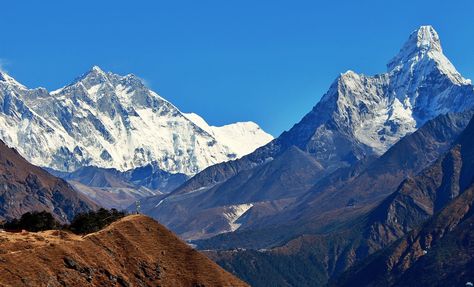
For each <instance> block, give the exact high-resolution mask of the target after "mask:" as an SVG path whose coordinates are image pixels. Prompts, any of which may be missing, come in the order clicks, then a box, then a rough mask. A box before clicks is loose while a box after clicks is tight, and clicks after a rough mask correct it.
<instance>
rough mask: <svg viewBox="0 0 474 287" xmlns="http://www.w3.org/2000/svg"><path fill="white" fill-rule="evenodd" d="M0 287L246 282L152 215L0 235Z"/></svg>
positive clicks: (234, 283)
mask: <svg viewBox="0 0 474 287" xmlns="http://www.w3.org/2000/svg"><path fill="white" fill-rule="evenodd" d="M0 253H1V254H0V286H173V287H174V286H177V287H178V286H248V285H247V284H245V283H244V282H242V281H240V280H239V279H237V278H236V277H234V276H233V275H231V274H230V273H228V272H226V271H224V270H223V269H222V268H220V267H219V266H218V265H216V264H215V263H214V262H212V261H211V260H210V259H208V258H207V257H205V256H204V255H202V254H201V253H199V252H197V251H196V250H194V249H192V248H191V247H189V246H188V245H187V244H186V243H184V242H183V241H181V240H180V239H179V238H178V237H176V236H175V235H174V234H172V233H171V232H170V231H168V230H167V229H166V228H165V227H163V226H162V225H160V224H159V223H157V222H156V221H154V220H153V219H151V218H149V217H146V216H142V215H131V216H127V217H125V218H123V219H121V220H119V221H117V222H115V223H113V224H111V225H110V226H108V227H107V228H105V229H104V230H101V231H99V232H96V233H92V234H89V235H87V236H84V237H81V236H77V235H73V234H70V233H66V232H58V231H46V232H38V233H0Z"/></svg>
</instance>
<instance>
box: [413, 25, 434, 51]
mask: <svg viewBox="0 0 474 287" xmlns="http://www.w3.org/2000/svg"><path fill="white" fill-rule="evenodd" d="M412 38H413V39H412ZM410 40H411V41H410ZM415 40H416V47H417V48H418V49H424V50H436V51H439V52H442V51H443V50H442V48H441V43H440V41H439V36H438V32H436V30H435V29H434V28H433V27H432V26H429V25H428V26H421V27H420V28H418V30H416V31H414V32H413V33H412V35H411V36H410V39H409V40H408V42H407V43H406V45H413V43H414V42H415Z"/></svg>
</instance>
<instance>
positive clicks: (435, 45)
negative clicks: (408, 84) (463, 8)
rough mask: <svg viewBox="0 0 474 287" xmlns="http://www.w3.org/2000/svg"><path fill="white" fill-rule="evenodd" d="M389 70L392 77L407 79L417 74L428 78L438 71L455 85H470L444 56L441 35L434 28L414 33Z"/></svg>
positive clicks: (393, 60)
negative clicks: (434, 71)
mask: <svg viewBox="0 0 474 287" xmlns="http://www.w3.org/2000/svg"><path fill="white" fill-rule="evenodd" d="M387 68H388V72H389V73H390V74H392V75H397V76H400V75H398V74H401V75H402V76H404V77H407V76H410V75H413V74H417V75H418V78H421V77H428V76H430V75H429V74H430V73H432V72H433V70H434V69H436V70H439V71H440V72H441V73H442V74H444V75H446V76H447V77H448V78H449V79H450V80H451V81H452V82H453V84H456V85H465V84H470V81H469V80H466V79H464V78H463V77H462V76H461V74H460V73H459V72H458V71H457V70H456V68H455V67H454V66H453V64H452V63H451V62H450V61H449V59H448V58H446V56H445V55H444V54H443V49H442V47H441V41H440V38H439V35H438V33H437V32H436V30H435V29H434V28H433V27H432V26H421V27H420V28H418V29H417V30H415V31H413V32H412V34H411V35H410V37H409V38H408V40H407V41H406V42H405V44H404V45H403V47H402V49H401V50H400V52H399V53H398V54H397V55H396V56H395V57H394V58H393V59H392V60H391V61H390V62H389V63H388V64H387ZM402 80H405V79H402Z"/></svg>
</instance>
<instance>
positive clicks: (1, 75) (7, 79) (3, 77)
mask: <svg viewBox="0 0 474 287" xmlns="http://www.w3.org/2000/svg"><path fill="white" fill-rule="evenodd" d="M0 82H3V83H5V84H7V85H12V86H15V87H17V88H21V89H26V87H25V86H24V85H22V84H20V83H19V82H17V81H16V80H15V79H14V78H12V77H11V76H10V75H8V74H7V73H5V72H3V71H0Z"/></svg>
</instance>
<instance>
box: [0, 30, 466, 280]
mask: <svg viewBox="0 0 474 287" xmlns="http://www.w3.org/2000/svg"><path fill="white" fill-rule="evenodd" d="M0 99H1V100H2V105H1V106H0V138H3V139H4V140H5V142H6V143H7V144H9V145H11V146H14V147H16V148H18V150H19V153H17V152H16V151H15V150H13V149H10V148H8V147H7V146H6V145H5V144H3V145H0V169H2V170H3V171H4V172H3V173H2V176H1V179H2V180H3V181H2V182H3V186H4V187H3V189H4V190H3V191H1V190H0V202H3V204H1V205H0V217H2V218H12V217H18V216H19V215H21V213H22V212H25V211H30V210H49V211H51V212H53V213H54V216H55V217H57V218H58V219H59V220H62V221H63V222H66V221H67V220H70V219H71V218H72V217H73V216H74V215H75V214H77V213H79V212H84V211H87V210H91V209H95V208H97V207H98V205H101V206H105V207H108V208H120V209H123V208H127V207H128V210H129V211H135V210H136V206H135V205H134V204H132V203H134V202H135V201H137V200H138V201H139V203H140V204H139V206H140V208H141V211H142V212H144V213H146V214H147V215H150V216H152V217H153V218H155V219H157V220H158V221H159V222H160V223H162V224H164V225H165V226H167V227H168V228H170V229H171V230H172V231H174V232H176V233H177V234H178V235H179V236H181V237H182V238H183V239H185V240H187V241H189V243H192V244H193V245H194V246H196V247H197V248H199V249H201V250H205V251H204V252H205V253H206V254H207V256H208V257H210V258H211V259H213V260H214V261H216V262H217V263H218V264H219V265H221V266H222V267H223V268H225V269H226V270H227V271H230V273H232V274H236V275H237V276H239V277H240V278H242V279H243V280H244V281H246V282H247V283H249V284H250V285H252V286H298V287H301V286H325V285H330V286H446V285H456V286H457V285H460V286H461V285H462V286H463V285H464V284H465V283H466V282H470V281H471V282H472V281H474V278H473V277H472V276H474V273H473V271H472V265H473V263H474V261H473V260H474V237H473V236H474V235H473V232H472V230H473V228H472V224H474V222H473V220H472V215H473V214H474V213H473V209H472V205H473V198H474V196H473V194H474V193H473V188H474V186H473V184H474V118H473V115H474V86H473V85H472V84H471V81H470V80H467V79H464V78H463V77H462V76H461V75H460V74H459V73H458V72H457V71H456V69H455V68H454V66H453V65H452V64H451V62H450V61H449V60H448V59H447V58H446V56H445V55H444V54H443V50H442V48H441V42H440V39H439V36H438V34H437V32H436V31H435V30H434V28H433V27H431V26H421V27H420V28H418V29H417V30H415V31H414V32H413V33H412V34H411V35H410V36H409V38H408V40H407V41H406V43H405V44H404V45H403V46H402V48H401V50H400V52H399V53H398V55H396V56H395V57H394V58H393V59H392V60H391V61H389V63H388V65H387V72H385V73H383V74H379V75H375V76H366V75H362V74H357V73H355V72H353V71H348V72H346V73H343V74H341V75H339V76H338V77H337V79H336V80H335V81H334V82H333V84H332V85H331V86H330V88H329V90H328V92H327V93H326V94H325V95H324V96H323V97H322V98H321V100H320V101H319V102H318V103H317V104H316V105H315V106H314V107H313V109H312V110H311V111H310V112H309V113H308V114H306V116H304V117H303V118H302V119H301V121H300V122H298V123H297V124H295V125H294V126H293V127H292V128H291V129H290V130H289V131H286V132H284V133H282V134H281V135H280V136H279V137H278V138H275V139H272V138H271V136H269V135H268V134H266V133H265V132H263V131H262V130H261V129H260V128H259V127H258V126H257V125H256V124H254V123H236V124H231V125H227V126H223V127H213V126H209V125H208V124H207V123H206V122H205V121H204V120H203V119H202V118H201V117H199V116H198V115H196V114H193V113H182V112H180V111H179V110H178V109H177V108H176V107H174V106H173V105H172V104H171V103H169V102H167V101H166V100H164V99H163V98H161V97H160V96H158V95H157V94H156V93H154V92H153V91H151V90H149V89H148V88H146V87H145V86H144V85H143V83H142V82H141V81H140V79H139V78H137V77H136V76H134V75H127V76H119V75H115V74H112V73H106V72H104V71H102V70H101V69H100V68H98V67H94V68H92V70H91V71H89V72H88V73H86V74H84V75H83V76H81V77H80V78H78V79H77V80H76V81H75V82H74V83H72V84H71V85H68V86H66V87H64V88H61V89H59V90H57V91H54V92H51V93H50V92H47V91H46V90H45V89H42V88H38V89H33V90H30V89H27V88H26V87H24V86H23V85H21V84H19V83H18V82H16V81H15V80H14V79H13V78H11V77H10V76H8V75H6V74H5V73H1V74H0ZM20 154H21V155H24V156H25V158H26V159H27V160H29V161H31V162H32V163H34V164H37V165H40V166H43V167H45V169H46V170H47V171H48V172H50V173H51V174H53V175H54V176H53V175H51V174H49V173H47V172H46V171H45V170H43V169H41V168H39V167H36V166H33V165H31V164H30V163H28V162H27V161H26V160H25V159H23V158H22V157H21V156H20ZM55 176H57V177H60V178H62V179H59V178H57V177H55ZM2 182H0V186H1V183H2ZM131 204H132V205H131ZM142 221H146V220H145V219H143V218H142ZM121 224H123V225H126V224H128V223H123V222H122V223H121ZM142 227H143V226H142V223H141V222H135V223H134V224H132V226H131V227H130V228H132V229H133V230H135V231H137V232H140V234H145V233H146V232H145V231H144V230H143V228H142ZM155 227H156V226H155ZM155 227H153V228H154V229H157V230H158V231H159V230H160V227H159V226H158V227H157V228H155ZM145 229H146V230H147V231H149V230H148V229H147V228H145ZM127 230H128V229H127ZM109 231H113V232H117V230H114V229H113V228H111V230H109ZM119 231H120V232H119V235H120V236H122V235H123V234H126V232H122V231H123V230H119ZM160 232H161V231H160ZM161 233H163V232H161ZM155 235H156V234H155ZM97 236H99V237H100V236H101V234H98V235H97ZM127 236H128V235H127ZM145 237H146V236H145ZM101 238H103V239H104V240H105V239H107V238H108V237H107V236H105V237H101ZM120 238H122V237H120ZM143 241H144V243H143V244H148V242H149V238H148V239H143ZM145 241H146V242H145ZM132 243H133V244H138V243H136V242H135V241H133V242H132ZM84 244H86V243H84ZM127 244H128V243H127ZM133 244H132V245H133ZM158 244H161V243H158ZM172 244H175V243H172ZM137 246H138V245H137ZM114 248H115V246H114ZM147 248H148V247H147ZM133 250H141V247H136V246H135V247H134V248H133ZM150 250H151V251H153V252H155V251H156V250H152V249H150ZM181 251H183V248H181ZM181 251H180V252H178V253H179V254H181V255H182V252H181ZM186 252H187V251H186ZM189 252H190V251H189ZM189 252H188V253H186V254H188V255H189V254H190V253H189ZM161 255H163V253H161ZM161 255H158V256H161ZM181 255H180V256H181ZM41 256H42V255H41ZM186 258H187V257H186ZM193 258H194V257H193ZM196 258H197V259H199V260H203V261H202V262H204V263H205V264H207V265H206V266H210V265H209V264H208V262H205V260H204V259H202V258H200V257H198V256H197V257H195V258H194V259H196ZM193 264H194V263H193ZM211 265H212V264H211ZM111 266H112V265H111ZM114 266H115V265H114ZM211 267H212V266H211ZM114 268H118V269H117V270H122V269H120V268H123V265H121V267H118V266H115V267H114ZM211 269H212V272H214V273H213V274H220V275H219V276H224V277H225V278H228V280H230V281H225V282H238V281H234V278H233V277H229V275H228V274H227V273H222V272H220V271H219V270H218V269H215V268H214V267H212V268H211ZM211 269H210V270H211ZM22 272H23V271H22ZM120 272H121V271H120ZM216 272H217V273H216ZM140 276H141V275H139V276H138V277H137V276H136V278H139V279H140V280H144V279H142V277H140ZM145 277H146V276H145ZM224 277H222V278H224ZM131 280H132V279H131ZM133 280H135V279H133ZM133 280H132V281H133ZM206 282H207V283H208V284H211V285H212V283H209V282H211V281H206ZM238 284H241V283H240V282H238ZM196 286H197V285H196Z"/></svg>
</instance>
